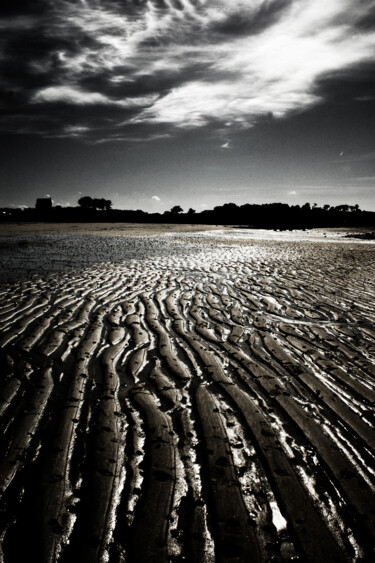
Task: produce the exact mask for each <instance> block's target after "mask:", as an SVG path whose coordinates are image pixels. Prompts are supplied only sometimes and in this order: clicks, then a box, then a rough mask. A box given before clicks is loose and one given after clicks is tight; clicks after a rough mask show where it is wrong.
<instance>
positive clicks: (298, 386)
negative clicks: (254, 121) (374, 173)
mask: <svg viewBox="0 0 375 563" xmlns="http://www.w3.org/2000/svg"><path fill="white" fill-rule="evenodd" d="M345 234H347V233H346V232H345V230H333V229H326V230H323V229H320V230H310V231H293V232H276V231H261V230H256V231H255V230H251V229H240V228H233V227H226V228H223V227H220V226H209V227H203V226H201V225H196V226H188V225H157V226H156V225H144V226H143V225H137V224H134V225H124V224H115V225H109V224H95V225H84V224H75V225H74V224H71V225H64V226H62V225H57V224H56V225H54V224H28V225H26V224H24V225H23V224H17V225H16V224H15V225H0V258H1V266H2V269H1V284H0V327H1V329H0V330H1V336H0V358H1V368H2V369H1V372H2V378H1V387H0V399H1V402H0V412H1V432H0V443H1V451H2V452H3V454H2V457H1V461H0V491H1V497H2V500H1V507H2V508H1V541H2V557H3V561H4V562H5V563H7V562H8V561H10V562H12V561H21V560H24V559H25V557H26V556H27V554H29V553H33V554H34V555H35V558H36V560H38V561H43V562H51V563H52V562H56V561H61V562H65V561H73V560H78V559H81V560H82V561H87V562H102V561H103V562H106V561H110V562H125V561H126V562H128V563H130V562H134V563H135V562H137V563H138V562H143V561H158V562H169V561H172V562H177V561H189V562H190V561H196V562H207V563H211V562H215V561H218V562H219V561H220V562H221V561H225V562H234V561H236V562H248V561H261V562H266V561H280V562H282V561H308V562H310V561H311V562H315V561H319V560H320V561H330V562H331V561H346V562H347V561H358V562H359V561H373V559H374V550H375V428H374V425H375V418H374V414H375V408H374V399H375V364H374V360H373V358H374V351H375V329H374V324H373V319H374V314H375V282H374V279H375V275H374V274H375V253H374V248H375V247H374V244H375V243H374V242H373V241H362V240H354V239H350V238H345ZM21 539H22V541H21Z"/></svg>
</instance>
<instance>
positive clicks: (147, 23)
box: [0, 0, 375, 148]
mask: <svg viewBox="0 0 375 563" xmlns="http://www.w3.org/2000/svg"><path fill="white" fill-rule="evenodd" d="M33 4H34V3H33ZM7 5H8V4H7ZM17 5H18V8H17V9H16V8H12V7H11V6H10V4H9V6H10V7H9V9H5V10H4V11H3V16H2V17H1V18H0V29H1V38H0V46H1V47H2V55H1V57H0V75H1V77H2V78H1V79H0V102H1V103H2V105H3V108H5V112H3V115H4V116H5V117H3V118H1V120H2V121H0V124H1V125H3V128H5V129H6V130H13V131H18V132H28V133H30V132H32V131H35V132H37V133H39V134H41V135H43V136H51V135H52V136H57V137H58V136H62V137H73V138H74V137H76V138H77V137H78V138H82V139H87V140H88V141H90V142H106V141H108V140H114V141H116V140H126V139H129V138H131V137H137V134H136V131H137V130H138V129H140V130H141V133H140V134H139V135H140V137H141V138H146V137H148V136H150V137H152V138H155V136H157V131H156V130H157V129H160V128H161V127H164V128H165V131H163V134H170V133H171V132H176V131H178V130H181V129H183V130H185V129H193V128H199V127H203V126H205V125H211V126H215V127H216V126H217V128H222V127H223V126H225V127H226V128H227V129H234V130H236V129H246V128H249V127H251V126H253V125H254V124H256V123H257V122H258V121H259V119H261V118H262V117H263V116H266V115H267V114H269V115H272V116H273V117H274V118H276V119H277V118H283V117H285V116H288V115H289V114H291V113H294V112H301V111H305V110H307V109H309V108H311V107H312V106H314V105H316V104H319V103H323V102H324V101H325V100H326V99H329V98H331V97H332V95H337V94H334V92H337V91H338V90H337V89H336V90H335V85H336V84H337V80H340V81H341V83H343V84H346V87H345V88H344V91H345V92H346V94H347V95H348V96H353V99H356V100H357V101H358V103H361V101H362V102H363V103H366V100H367V101H368V100H369V99H373V98H371V96H373V86H374V84H373V81H372V82H371V81H369V79H368V76H369V71H370V69H371V64H372V60H373V53H374V49H375V26H374V25H371V22H374V21H375V17H374V14H375V1H374V0H368V1H367V2H361V3H353V2H351V1H350V0H326V2H324V4H323V3H322V2H321V0H279V1H276V0H242V1H239V2H236V3H233V4H232V3H228V2H227V1H225V0H207V1H203V0H199V1H193V0H181V1H180V2H173V1H172V0H165V1H163V2H161V1H151V0H150V1H148V2H135V1H134V2H126V3H124V2H118V1H116V0H107V1H104V0H96V2H85V1H81V2H79V3H76V2H70V1H68V0H56V1H55V2H54V3H51V2H49V1H48V0H38V1H37V2H35V7H34V8H31V7H30V6H29V3H27V2H20V3H17ZM366 22H367V23H366ZM361 69H363V70H362V71H361ZM361 73H362V74H361ZM366 77H367V78H366ZM365 80H367V86H368V87H367V89H366V91H365V92H364V91H363V84H364V81H365ZM371 92H372V93H371ZM369 96H370V98H369ZM59 105H64V106H69V107H70V108H71V109H72V112H69V113H67V112H56V111H55V108H56V106H59ZM98 108H101V115H98V111H97V109H98ZM79 112H83V113H79ZM7 114H8V115H7ZM20 122H22V123H23V124H24V125H23V126H22V127H20ZM222 148H228V147H225V146H224V145H223V146H222Z"/></svg>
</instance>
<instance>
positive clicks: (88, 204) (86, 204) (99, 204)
mask: <svg viewBox="0 0 375 563" xmlns="http://www.w3.org/2000/svg"><path fill="white" fill-rule="evenodd" d="M78 205H80V206H81V207H82V208H83V209H105V210H106V211H109V210H110V209H111V208H112V201H111V200H110V199H104V198H103V197H101V198H100V199H99V198H96V197H94V198H93V197H90V196H88V195H86V196H83V197H81V198H80V199H79V200H78Z"/></svg>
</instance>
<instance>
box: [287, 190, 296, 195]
mask: <svg viewBox="0 0 375 563" xmlns="http://www.w3.org/2000/svg"><path fill="white" fill-rule="evenodd" d="M288 195H297V192H296V190H292V191H290V192H288Z"/></svg>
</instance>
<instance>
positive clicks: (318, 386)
mask: <svg viewBox="0 0 375 563" xmlns="http://www.w3.org/2000/svg"><path fill="white" fill-rule="evenodd" d="M261 336H262V338H263V342H264V344H265V347H266V349H267V350H268V351H269V352H270V353H271V354H272V355H273V356H274V357H275V358H276V360H277V361H280V363H282V364H283V367H284V368H285V369H286V370H287V371H288V369H289V370H290V372H291V373H292V376H293V378H294V379H297V380H299V381H301V382H302V383H303V384H304V385H305V386H306V387H307V388H308V389H309V390H310V391H312V392H313V393H314V394H315V396H316V397H319V400H320V401H321V402H322V403H324V404H325V405H327V406H328V407H329V408H330V409H331V410H332V411H333V412H334V413H335V414H336V415H337V416H338V417H339V418H340V419H341V420H342V421H343V422H344V423H345V424H347V425H348V426H349V428H351V429H352V430H354V432H356V433H357V434H358V436H359V437H360V438H362V440H364V441H365V443H366V444H367V445H368V446H369V447H370V448H371V449H372V450H373V452H374V453H375V430H374V428H372V427H371V426H370V425H369V424H368V423H366V422H365V421H364V419H363V418H362V417H360V416H359V415H358V414H356V413H355V412H354V411H353V410H352V409H351V408H350V407H349V406H347V404H346V403H345V402H344V401H343V400H342V399H341V398H340V395H339V393H338V392H336V393H333V392H332V391H331V390H330V388H329V387H327V386H326V385H325V382H324V379H323V377H320V378H319V377H317V376H316V372H317V369H316V368H315V370H314V366H313V364H312V365H311V366H309V365H308V364H307V363H306V362H305V365H304V366H303V367H301V365H300V364H298V363H297V362H295V361H294V359H293V358H292V357H291V356H290V355H288V353H287V352H286V350H284V349H282V348H281V346H280V344H279V343H278V341H277V340H276V339H275V338H274V337H272V336H270V335H269V334H262V335H261ZM270 363H271V362H270ZM312 370H314V371H315V373H314V372H313V371H312ZM356 387H357V391H358V389H361V391H362V394H361V397H362V398H366V401H369V403H370V402H371V391H370V390H367V389H366V388H365V387H364V386H361V387H359V386H356ZM366 395H368V396H367V397H366Z"/></svg>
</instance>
